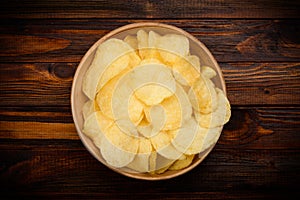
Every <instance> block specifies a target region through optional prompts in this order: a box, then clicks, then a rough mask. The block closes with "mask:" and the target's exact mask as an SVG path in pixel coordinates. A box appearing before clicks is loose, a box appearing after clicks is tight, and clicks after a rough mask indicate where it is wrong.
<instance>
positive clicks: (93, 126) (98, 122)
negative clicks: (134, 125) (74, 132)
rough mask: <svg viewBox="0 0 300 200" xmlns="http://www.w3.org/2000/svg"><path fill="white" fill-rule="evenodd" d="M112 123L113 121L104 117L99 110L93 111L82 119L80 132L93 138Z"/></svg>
mask: <svg viewBox="0 0 300 200" xmlns="http://www.w3.org/2000/svg"><path fill="white" fill-rule="evenodd" d="M112 124H113V121H112V120H110V119H108V118H107V117H105V116H104V115H103V114H102V113H101V112H99V111H98V112H93V113H91V114H90V115H89V116H88V117H87V118H86V120H85V121H84V124H83V130H82V132H84V134H85V135H87V136H89V137H90V138H91V139H93V138H95V137H97V136H98V135H101V134H103V133H104V132H105V131H106V130H107V129H108V128H109V127H110V126H111V125H112Z"/></svg>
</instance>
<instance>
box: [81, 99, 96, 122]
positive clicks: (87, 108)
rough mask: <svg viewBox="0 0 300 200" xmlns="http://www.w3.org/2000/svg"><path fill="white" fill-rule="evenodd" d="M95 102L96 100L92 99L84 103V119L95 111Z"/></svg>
mask: <svg viewBox="0 0 300 200" xmlns="http://www.w3.org/2000/svg"><path fill="white" fill-rule="evenodd" d="M93 104H94V101H92V100H88V101H87V102H85V103H84V105H83V107H82V115H83V119H84V120H86V118H87V117H88V116H89V115H90V114H92V113H93V112H94V109H93Z"/></svg>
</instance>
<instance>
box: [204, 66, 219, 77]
mask: <svg viewBox="0 0 300 200" xmlns="http://www.w3.org/2000/svg"><path fill="white" fill-rule="evenodd" d="M201 74H202V75H203V76H204V77H206V78H208V79H212V78H213V77H215V76H216V75H217V72H216V71H215V70H214V69H213V68H211V67H208V66H203V67H201Z"/></svg>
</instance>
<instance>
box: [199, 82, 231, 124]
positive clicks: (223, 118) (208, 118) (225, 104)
mask: <svg viewBox="0 0 300 200" xmlns="http://www.w3.org/2000/svg"><path fill="white" fill-rule="evenodd" d="M216 91H217V95H218V107H217V109H216V110H215V111H214V112H212V113H209V114H202V113H199V112H195V113H194V114H195V118H196V120H197V121H198V122H199V124H200V126H202V127H204V128H215V127H217V126H222V125H224V124H226V123H227V122H228V121H229V118H230V115H231V111H230V104H229V101H228V99H227V98H226V96H225V95H224V92H223V91H222V90H220V89H219V88H216Z"/></svg>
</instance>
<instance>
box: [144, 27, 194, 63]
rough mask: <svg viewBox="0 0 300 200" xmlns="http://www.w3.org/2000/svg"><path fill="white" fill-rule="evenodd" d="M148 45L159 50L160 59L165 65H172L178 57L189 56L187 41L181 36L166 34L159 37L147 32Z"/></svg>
mask: <svg viewBox="0 0 300 200" xmlns="http://www.w3.org/2000/svg"><path fill="white" fill-rule="evenodd" d="M148 45H149V47H152V48H157V49H159V54H160V56H161V58H162V59H163V60H164V62H166V63H168V64H169V63H174V62H175V60H177V57H178V55H179V56H186V55H188V54H189V40H188V39H187V38H186V37H185V36H182V35H177V34H166V35H164V36H160V35H159V34H157V33H156V32H154V31H150V32H149V39H148Z"/></svg>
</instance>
